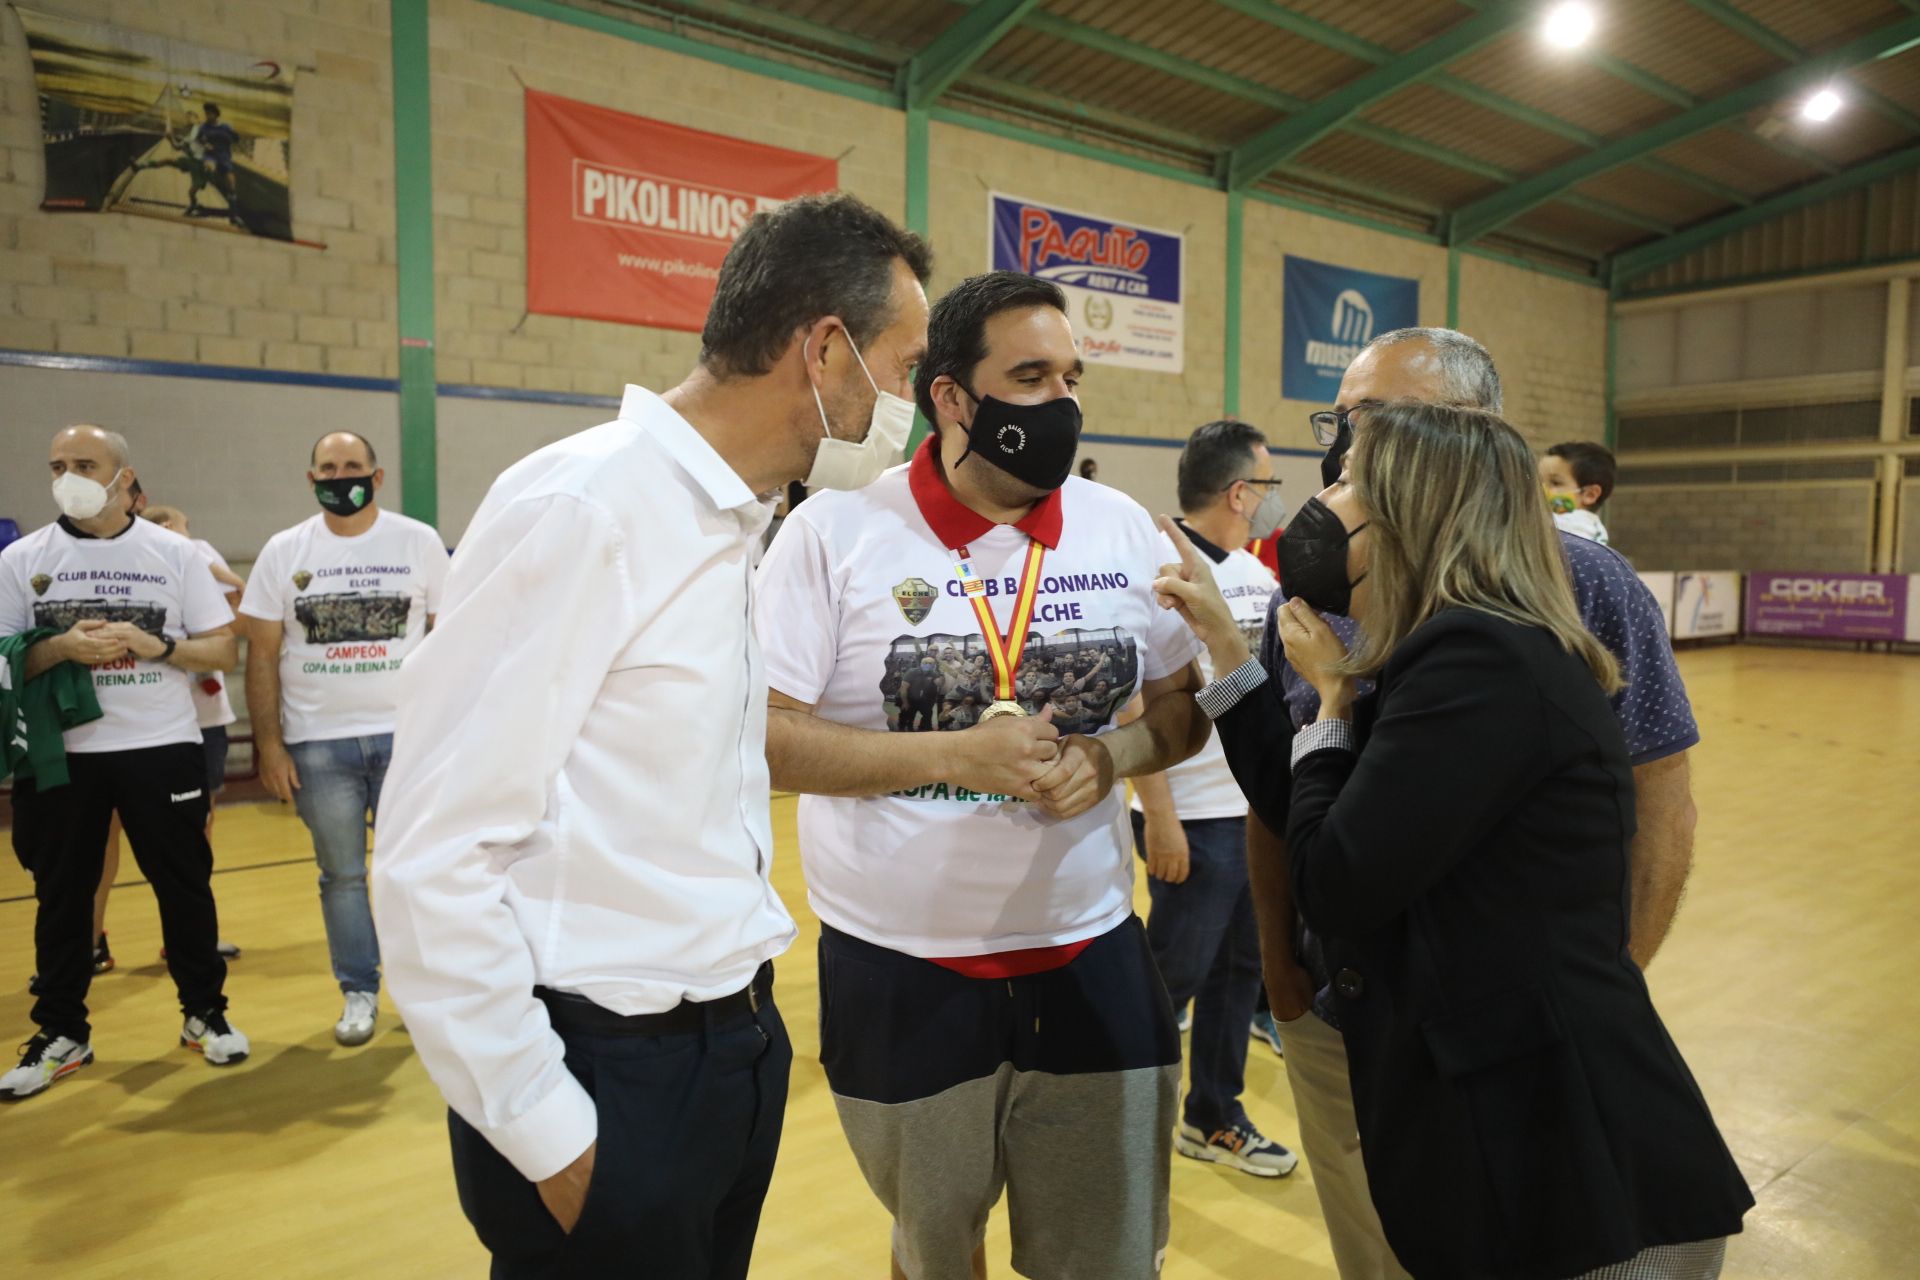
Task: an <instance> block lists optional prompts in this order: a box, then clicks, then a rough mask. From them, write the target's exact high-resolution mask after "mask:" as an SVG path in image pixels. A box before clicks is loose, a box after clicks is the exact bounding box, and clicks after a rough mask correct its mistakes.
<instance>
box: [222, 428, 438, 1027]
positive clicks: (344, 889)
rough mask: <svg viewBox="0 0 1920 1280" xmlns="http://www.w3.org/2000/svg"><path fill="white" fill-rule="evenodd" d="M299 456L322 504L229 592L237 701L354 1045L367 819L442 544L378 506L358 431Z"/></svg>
mask: <svg viewBox="0 0 1920 1280" xmlns="http://www.w3.org/2000/svg"><path fill="white" fill-rule="evenodd" d="M309 463H310V466H309V470H308V471H307V483H308V484H309V485H311V486H312V488H313V494H314V497H315V498H316V499H317V500H318V501H319V503H320V507H321V510H320V511H319V512H318V513H317V514H315V515H313V516H311V517H310V518H308V519H306V520H303V521H301V522H300V523H299V524H297V525H295V526H293V528H291V529H283V530H281V531H280V532H279V533H276V534H274V535H273V537H272V538H270V539H268V541H267V545H266V546H265V547H264V548H262V549H261V552H260V558H259V559H258V560H256V561H254V565H253V575H252V577H251V578H249V579H248V582H247V592H246V595H245V596H243V597H242V598H241V601H240V612H241V613H242V614H243V615H244V616H245V617H246V618H247V619H248V623H247V625H248V628H249V635H250V636H251V638H252V641H253V647H252V651H251V653H250V654H249V656H248V659H247V711H248V713H249V717H250V718H251V720H252V722H253V740H254V752H255V755H256V756H257V758H258V760H259V763H260V779H261V781H262V782H264V783H265V784H266V787H267V790H269V791H271V792H272V793H273V794H274V795H275V796H277V797H279V799H280V800H281V802H282V803H291V804H293V805H295V806H296V807H297V808H298V809H299V810H300V820H301V821H302V822H305V823H306V824H307V830H308V832H310V833H311V834H312V836H313V852H314V857H315V858H316V859H317V860H318V861H319V863H320V914H321V917H322V918H323V919H324V920H325V921H326V926H327V948H328V950H329V951H330V952H331V953H332V956H333V976H334V979H335V980H336V981H338V982H339V984H340V991H341V994H342V995H343V997H344V1001H345V1003H344V1007H343V1008H342V1010H341V1013H340V1020H339V1021H338V1022H337V1023H335V1024H334V1028H333V1037H334V1039H335V1040H337V1041H339V1042H340V1043H341V1044H344V1045H357V1044H365V1043H366V1042H367V1041H368V1040H370V1039H372V1038H373V1024H374V1019H375V1016H376V1014H377V1011H378V1009H379V1003H380V1001H379V995H380V942H379V939H378V938H377V937H375V935H374V930H373V911H372V908H371V906H370V905H369V903H368V900H367V821H368V815H369V814H376V815H377V813H378V812H379V808H380V788H381V784H382V783H384V782H385V781H386V776H387V762H388V761H389V760H391V759H392V757H393V722H394V705H395V699H396V697H397V695H398V689H399V679H400V663H401V662H402V661H403V660H404V659H405V658H406V656H407V654H408V653H410V652H412V650H413V649H414V647H415V646H416V645H418V644H419V643H420V640H421V638H422V637H423V636H425V635H426V633H427V630H428V628H430V627H431V626H432V625H433V617H434V614H436V613H438V612H439V609H440V593H441V590H442V589H443V588H444V587H445V586H446V581H447V550H446V547H445V546H443V545H442V544H441V541H440V535H439V534H438V533H436V532H435V531H434V529H433V527H432V526H431V525H427V524H423V523H421V522H420V521H418V520H411V519H408V518H407V517H406V516H403V515H399V514H397V513H395V512H392V511H385V510H382V509H381V507H380V505H379V503H378V501H377V500H376V496H375V495H377V494H378V493H379V491H380V488H381V486H382V485H383V484H384V483H385V482H386V473H385V472H384V471H382V470H381V469H380V462H379V459H378V458H377V457H375V455H374V451H373V446H372V445H371V444H369V443H367V441H366V440H365V439H364V438H362V437H361V436H358V435H355V434H354V433H353V432H351V431H336V432H333V433H332V434H330V435H325V436H322V437H320V439H319V441H318V442H316V443H315V444H314V446H313V453H312V456H311V458H310V459H309Z"/></svg>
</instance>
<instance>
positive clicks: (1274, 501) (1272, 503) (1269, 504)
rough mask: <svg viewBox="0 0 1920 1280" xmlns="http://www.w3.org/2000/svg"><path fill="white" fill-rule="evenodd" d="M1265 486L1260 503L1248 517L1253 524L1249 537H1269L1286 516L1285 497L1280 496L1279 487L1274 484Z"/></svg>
mask: <svg viewBox="0 0 1920 1280" xmlns="http://www.w3.org/2000/svg"><path fill="white" fill-rule="evenodd" d="M1266 488H1267V491H1266V492H1265V493H1263V494H1262V495H1260V505H1259V506H1257V507H1255V508H1254V509H1253V515H1251V516H1250V517H1248V519H1249V520H1250V521H1251V523H1252V525H1253V528H1252V530H1251V532H1250V533H1249V534H1248V536H1249V537H1253V538H1271V537H1272V536H1273V531H1274V530H1275V529H1278V528H1279V527H1280V526H1281V524H1282V523H1283V522H1284V521H1285V520H1286V518H1287V503H1286V499H1284V498H1282V497H1281V496H1280V490H1279V488H1278V487H1277V486H1275V485H1268V486H1267V487H1266Z"/></svg>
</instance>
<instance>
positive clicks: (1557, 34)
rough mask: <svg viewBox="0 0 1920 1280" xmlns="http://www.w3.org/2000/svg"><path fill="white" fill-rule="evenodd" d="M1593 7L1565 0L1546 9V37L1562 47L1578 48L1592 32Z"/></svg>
mask: <svg viewBox="0 0 1920 1280" xmlns="http://www.w3.org/2000/svg"><path fill="white" fill-rule="evenodd" d="M1593 27H1594V19H1593V7H1592V6H1591V5H1585V4H1581V3H1579V0H1567V3H1565V4H1557V5H1555V6H1553V8H1551V9H1549V10H1548V11H1547V25H1546V37H1547V42H1548V43H1549V44H1555V45H1558V46H1560V47H1561V48H1562V49H1578V48H1579V47H1580V46H1581V45H1583V44H1585V43H1586V42H1587V37H1589V36H1591V35H1592V34H1593Z"/></svg>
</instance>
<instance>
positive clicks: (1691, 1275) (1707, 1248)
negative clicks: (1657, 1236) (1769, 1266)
mask: <svg viewBox="0 0 1920 1280" xmlns="http://www.w3.org/2000/svg"><path fill="white" fill-rule="evenodd" d="M1726 1261H1727V1242H1726V1241H1725V1240H1724V1239H1720V1240H1696V1241H1694V1242H1693V1243H1691V1244H1662V1245H1655V1246H1654V1247H1653V1248H1651V1249H1642V1250H1641V1251H1640V1252H1639V1253H1636V1254H1634V1255H1633V1256H1632V1257H1631V1258H1628V1259H1627V1260H1626V1261H1625V1262H1616V1263H1613V1264H1612V1265H1610V1266H1605V1267H1600V1268H1598V1269H1596V1270H1593V1271H1589V1272H1587V1273H1585V1274H1584V1275H1580V1276H1575V1277H1574V1280H1717V1277H1718V1276H1719V1275H1720V1268H1721V1267H1722V1266H1724V1265H1725V1264H1726Z"/></svg>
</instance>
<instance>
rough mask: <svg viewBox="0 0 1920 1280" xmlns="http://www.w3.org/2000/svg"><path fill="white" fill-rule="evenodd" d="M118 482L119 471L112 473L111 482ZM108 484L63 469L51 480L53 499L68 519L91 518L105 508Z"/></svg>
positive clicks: (108, 490)
mask: <svg viewBox="0 0 1920 1280" xmlns="http://www.w3.org/2000/svg"><path fill="white" fill-rule="evenodd" d="M119 482H120V472H118V471H116V472H114V473H113V481H112V484H118V483H119ZM110 488H111V486H110V485H106V484H101V483H100V482H99V481H98V480H89V479H87V478H86V477H85V476H83V475H76V474H75V473H74V472H71V471H63V472H61V473H60V475H59V477H58V478H57V479H56V480H54V482H53V500H54V501H55V502H57V503H59V504H60V510H61V511H62V512H63V513H64V514H65V515H66V517H67V519H69V520H91V519H93V517H95V516H97V515H99V514H100V513H101V511H103V510H105V509H106V505H107V495H108V493H109V492H110Z"/></svg>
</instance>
